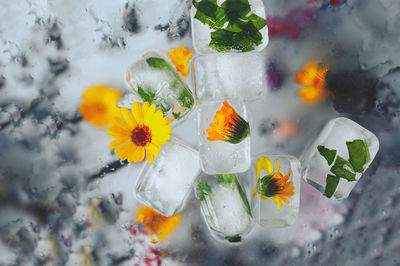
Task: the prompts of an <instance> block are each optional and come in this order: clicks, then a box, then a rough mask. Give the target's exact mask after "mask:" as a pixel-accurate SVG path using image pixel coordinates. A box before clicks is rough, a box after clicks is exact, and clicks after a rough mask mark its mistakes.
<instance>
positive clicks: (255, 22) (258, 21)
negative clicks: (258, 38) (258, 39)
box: [245, 14, 267, 30]
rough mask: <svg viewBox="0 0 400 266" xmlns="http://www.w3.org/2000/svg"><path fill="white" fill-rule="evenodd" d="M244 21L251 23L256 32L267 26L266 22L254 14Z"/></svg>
mask: <svg viewBox="0 0 400 266" xmlns="http://www.w3.org/2000/svg"><path fill="white" fill-rule="evenodd" d="M245 19H246V20H247V21H251V22H252V23H253V25H254V27H256V29H257V30H261V29H262V28H264V27H265V26H266V25H267V21H265V19H263V18H262V17H260V16H257V15H256V14H251V15H250V16H248V17H246V18H245Z"/></svg>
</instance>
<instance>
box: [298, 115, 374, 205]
mask: <svg viewBox="0 0 400 266" xmlns="http://www.w3.org/2000/svg"><path fill="white" fill-rule="evenodd" d="M357 139H359V140H363V141H365V143H366V145H367V147H368V151H369V157H370V159H369V160H368V162H367V163H366V164H365V165H364V166H363V168H364V171H363V172H365V170H366V169H367V168H368V166H369V165H370V164H371V162H372V160H373V159H374V157H375V155H376V154H377V152H378V150H379V140H378V138H377V137H376V136H375V135H374V134H373V133H371V132H370V131H368V130H367V129H365V128H363V127H362V126H360V125H359V124H357V123H355V122H354V121H352V120H350V119H347V118H344V117H339V118H335V119H332V120H330V121H329V122H328V123H327V124H326V125H325V127H324V128H323V129H322V131H321V132H320V134H319V135H318V137H317V138H316V140H315V141H314V142H313V143H312V144H311V145H310V146H309V147H308V148H307V149H306V150H305V151H304V153H303V155H302V159H301V162H302V176H303V178H304V179H305V180H306V181H307V183H309V184H310V185H312V186H313V187H315V188H316V189H318V190H319V191H321V192H322V193H324V192H325V186H326V184H327V176H328V174H329V175H335V174H334V173H332V171H331V168H332V167H333V166H335V165H336V164H337V158H338V156H340V157H341V158H343V159H345V160H347V161H349V157H350V155H349V151H348V147H347V145H346V142H352V141H354V140H357ZM319 145H321V146H323V147H325V148H327V149H330V150H336V155H333V158H332V162H331V163H330V164H328V161H327V160H326V159H325V158H324V157H323V156H322V155H321V154H320V152H319V150H318V146H319ZM350 165H351V163H350ZM352 168H354V165H353V166H352ZM343 169H345V170H348V171H349V172H352V173H355V181H348V180H346V179H345V178H340V179H339V184H338V186H337V188H336V190H335V192H334V194H333V196H334V197H335V198H336V199H338V200H342V199H345V198H347V197H348V195H349V194H350V192H351V191H352V189H353V188H354V186H355V185H356V184H357V182H358V180H359V179H360V178H361V176H362V173H360V172H356V171H354V169H351V167H350V166H349V165H346V164H345V165H344V166H343Z"/></svg>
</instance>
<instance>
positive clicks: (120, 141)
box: [108, 137, 132, 149]
mask: <svg viewBox="0 0 400 266" xmlns="http://www.w3.org/2000/svg"><path fill="white" fill-rule="evenodd" d="M130 142H132V140H131V139H130V138H126V137H123V138H117V139H116V140H113V141H111V143H110V144H109V145H108V147H109V148H110V149H114V148H116V147H119V146H121V145H123V144H128V143H130Z"/></svg>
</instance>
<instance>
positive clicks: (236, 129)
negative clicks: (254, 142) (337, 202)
mask: <svg viewBox="0 0 400 266" xmlns="http://www.w3.org/2000/svg"><path fill="white" fill-rule="evenodd" d="M207 133H208V137H207V140H209V141H217V140H222V141H226V142H229V143H232V144H236V143H239V142H241V141H242V140H243V139H245V138H246V137H247V136H248V135H249V134H250V127H249V123H247V121H246V120H244V119H243V118H242V117H241V116H240V115H238V113H237V112H236V111H235V109H233V108H232V106H230V105H229V103H228V102H227V101H224V103H223V104H222V107H221V109H220V110H218V111H217V113H216V114H215V116H214V122H213V123H211V124H210V128H208V129H207Z"/></svg>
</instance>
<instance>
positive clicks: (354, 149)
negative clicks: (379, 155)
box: [346, 139, 371, 173]
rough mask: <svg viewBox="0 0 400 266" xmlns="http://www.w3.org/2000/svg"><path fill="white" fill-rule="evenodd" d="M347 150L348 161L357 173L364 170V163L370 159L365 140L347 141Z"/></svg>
mask: <svg viewBox="0 0 400 266" xmlns="http://www.w3.org/2000/svg"><path fill="white" fill-rule="evenodd" d="M346 145H347V150H348V151H349V162H350V163H351V165H352V166H353V168H354V171H356V172H357V173H363V172H364V165H365V164H366V163H368V162H369V161H370V160H371V156H370V154H369V150H368V145H367V143H366V142H365V140H361V139H356V140H353V141H347V142H346Z"/></svg>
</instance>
